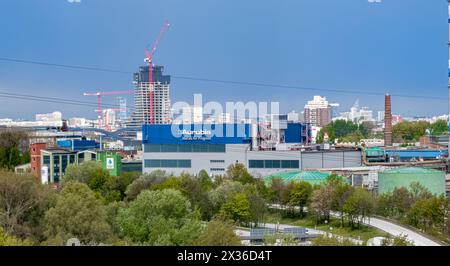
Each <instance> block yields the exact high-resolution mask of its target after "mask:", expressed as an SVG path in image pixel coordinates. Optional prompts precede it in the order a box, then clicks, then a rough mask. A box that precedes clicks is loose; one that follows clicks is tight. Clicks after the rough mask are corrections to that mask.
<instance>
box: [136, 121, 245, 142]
mask: <svg viewBox="0 0 450 266" xmlns="http://www.w3.org/2000/svg"><path fill="white" fill-rule="evenodd" d="M250 142H251V126H250V124H190V125H143V126H142V143H143V144H248V143H250Z"/></svg>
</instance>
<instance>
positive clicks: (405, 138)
mask: <svg viewBox="0 0 450 266" xmlns="http://www.w3.org/2000/svg"><path fill="white" fill-rule="evenodd" d="M447 131H448V126H447V122H446V121H445V120H438V121H436V122H435V123H431V124H430V123H429V122H426V121H415V122H410V121H404V122H400V123H398V124H396V125H395V126H394V128H393V133H394V140H395V141H396V142H417V141H419V139H420V137H423V136H425V135H427V134H430V135H442V134H444V133H446V132H447Z"/></svg>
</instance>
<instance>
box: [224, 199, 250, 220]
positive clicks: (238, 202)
mask: <svg viewBox="0 0 450 266" xmlns="http://www.w3.org/2000/svg"><path fill="white" fill-rule="evenodd" d="M220 213H221V214H222V215H224V216H225V217H227V218H229V219H233V220H234V221H236V222H238V223H240V222H242V223H248V222H249V221H250V219H251V212H250V201H249V200H248V198H247V196H246V195H245V194H243V193H236V194H234V195H233V196H232V197H231V198H230V199H229V200H228V201H227V202H225V204H223V205H222V207H221V208H220Z"/></svg>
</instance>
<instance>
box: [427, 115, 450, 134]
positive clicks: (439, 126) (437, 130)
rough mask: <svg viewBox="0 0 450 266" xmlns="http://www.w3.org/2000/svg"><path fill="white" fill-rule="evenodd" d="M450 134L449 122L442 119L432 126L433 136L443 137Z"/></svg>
mask: <svg viewBox="0 0 450 266" xmlns="http://www.w3.org/2000/svg"><path fill="white" fill-rule="evenodd" d="M447 132H448V125H447V121H445V120H443V119H440V120H438V121H436V122H434V123H433V124H431V125H430V133H431V135H442V134H444V133H447Z"/></svg>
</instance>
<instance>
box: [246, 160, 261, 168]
mask: <svg viewBox="0 0 450 266" xmlns="http://www.w3.org/2000/svg"><path fill="white" fill-rule="evenodd" d="M249 168H264V161H263V160H250V161H249Z"/></svg>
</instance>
